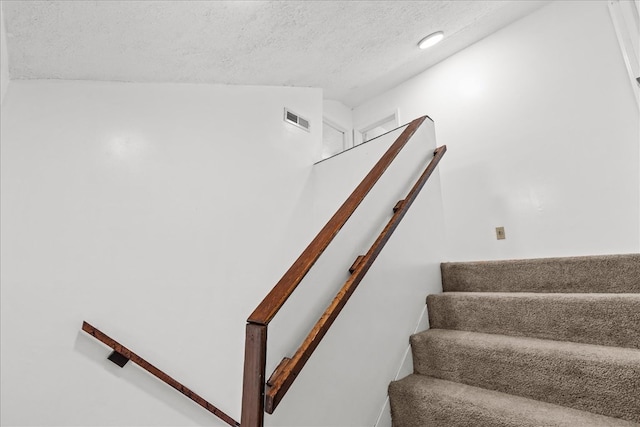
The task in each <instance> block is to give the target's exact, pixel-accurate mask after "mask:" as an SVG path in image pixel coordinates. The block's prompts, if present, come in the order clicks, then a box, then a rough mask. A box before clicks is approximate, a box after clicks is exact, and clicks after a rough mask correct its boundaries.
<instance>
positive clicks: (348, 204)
mask: <svg viewBox="0 0 640 427" xmlns="http://www.w3.org/2000/svg"><path fill="white" fill-rule="evenodd" d="M426 118H427V116H423V117H420V118H417V119H415V120H414V121H412V122H411V123H409V125H408V126H407V127H406V128H405V130H404V131H403V132H402V134H400V136H399V137H398V139H397V140H396V141H395V142H394V143H393V145H391V147H389V149H388V150H387V152H386V153H385V154H384V155H383V156H382V157H381V158H380V160H378V163H376V164H375V166H374V167H373V168H372V169H371V171H370V172H369V173H368V174H367V176H365V177H364V179H363V180H362V182H361V183H360V184H359V185H358V186H357V187H356V189H355V190H353V193H351V195H350V196H349V197H348V198H347V200H346V201H345V202H344V203H343V204H342V206H340V208H339V209H338V211H337V212H336V213H335V214H334V215H333V216H332V217H331V219H330V220H329V222H327V224H326V225H325V226H324V227H323V228H322V230H320V232H319V233H318V235H317V236H316V237H315V238H314V239H313V240H312V241H311V243H309V246H307V248H306V249H305V250H304V251H303V252H302V253H301V254H300V256H299V257H298V259H297V260H296V261H295V262H294V263H293V265H291V267H290V268H289V270H287V272H286V273H285V274H284V276H282V278H281V279H280V281H279V282H278V283H276V285H275V286H274V287H273V289H272V290H271V292H269V293H268V294H267V296H266V297H265V298H264V299H263V300H262V302H261V303H260V304H259V305H258V307H256V309H255V310H254V311H253V313H251V315H250V316H249V318H248V319H247V322H249V323H256V324H259V325H268V324H269V322H270V321H271V320H272V319H273V317H274V316H275V315H276V313H277V312H278V311H279V310H280V309H281V308H282V306H283V305H284V303H285V302H286V301H287V299H288V298H289V297H290V296H291V294H292V293H293V291H294V290H295V289H296V287H297V286H298V285H299V284H300V282H301V281H302V279H303V278H304V276H306V275H307V273H308V272H309V270H310V269H311V267H313V265H314V264H315V263H316V261H317V260H318V258H320V255H322V253H323V252H324V250H325V249H326V248H327V246H329V243H331V241H332V240H333V238H334V237H335V236H336V234H338V231H340V229H341V228H342V226H343V225H344V224H345V223H346V222H347V220H348V219H349V217H351V215H352V214H353V212H354V211H355V210H356V208H357V207H358V206H359V205H360V202H362V200H363V199H364V197H365V196H366V195H367V194H368V193H369V191H370V190H371V188H373V186H374V185H375V183H376V182H378V179H380V177H381V176H382V174H383V173H384V171H385V170H387V168H388V167H389V165H390V164H391V162H392V161H393V159H395V158H396V156H397V155H398V153H399V152H400V150H402V148H403V147H404V146H405V145H406V144H407V142H408V141H409V139H410V138H411V136H412V135H413V134H414V133H415V131H416V130H417V129H418V128H419V127H420V125H421V124H422V122H424V121H425V119H426Z"/></svg>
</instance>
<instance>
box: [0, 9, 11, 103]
mask: <svg viewBox="0 0 640 427" xmlns="http://www.w3.org/2000/svg"><path fill="white" fill-rule="evenodd" d="M8 88H9V53H8V50H7V32H6V30H5V28H4V15H3V13H2V2H1V1H0V104H2V100H4V95H5V94H6V93H7V89H8Z"/></svg>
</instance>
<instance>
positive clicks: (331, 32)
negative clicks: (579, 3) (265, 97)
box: [2, 0, 545, 106]
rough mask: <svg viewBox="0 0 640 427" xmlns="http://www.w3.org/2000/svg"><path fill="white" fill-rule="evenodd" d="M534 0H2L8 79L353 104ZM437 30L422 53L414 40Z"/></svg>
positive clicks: (518, 13)
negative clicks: (276, 92)
mask: <svg viewBox="0 0 640 427" xmlns="http://www.w3.org/2000/svg"><path fill="white" fill-rule="evenodd" d="M544 3H545V1H525V0H515V1H505V0H500V1H256V2H253V1H148V0H145V1H31V0H27V1H3V2H2V4H3V6H2V7H3V10H4V17H5V23H6V29H7V41H8V51H9V69H10V75H11V78H12V79H79V80H115V81H135V82H192V83H205V82H206V83H225V84H256V85H277V86H306V87H319V88H322V89H323V90H324V96H325V98H327V99H336V100H340V101H342V102H343V103H345V104H347V105H350V106H355V105H357V104H359V103H361V102H363V101H364V100H366V99H368V98H370V97H372V96H375V95H376V94H378V93H381V92H382V91H384V90H387V89H389V88H391V87H393V86H395V85H397V84H399V83H400V82H402V81H404V80H406V79H407V78H409V77H411V76H413V75H415V74H417V73H419V72H420V71H422V70H424V69H426V68H428V67H429V66H431V65H433V64H435V63H437V62H439V61H441V60H442V59H444V58H446V57H447V56H450V55H452V54H453V53H455V52H457V51H459V50H461V49H463V48H464V47H466V46H468V45H470V44H471V43H473V42H475V41H477V40H479V39H481V38H483V37H485V36H486V35H488V34H490V33H492V32H494V31H495V30H497V29H499V28H501V27H504V26H505V25H507V24H509V23H510V22H513V21H514V20H516V19H518V18H520V17H522V16H524V15H526V14H528V13H530V12H531V11H533V10H535V9H536V8H538V7H540V6H541V5H542V4H544ZM438 30H442V31H444V32H445V37H446V38H445V40H444V41H443V42H441V43H440V44H439V45H436V46H435V47H433V48H431V49H429V50H425V51H422V50H419V49H417V48H416V43H417V42H418V40H420V39H421V38H422V37H423V36H425V35H427V34H429V33H431V32H434V31H438Z"/></svg>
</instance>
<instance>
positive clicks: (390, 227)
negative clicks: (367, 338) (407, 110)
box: [265, 145, 447, 414]
mask: <svg viewBox="0 0 640 427" xmlns="http://www.w3.org/2000/svg"><path fill="white" fill-rule="evenodd" d="M446 151H447V147H446V146H445V145H443V146H442V147H438V148H437V149H436V150H435V152H434V156H433V159H432V160H431V162H429V165H427V167H426V169H425V170H424V172H423V173H422V175H421V176H420V178H418V180H417V181H416V183H415V184H414V185H413V187H412V188H411V190H410V191H409V193H408V194H407V197H405V198H404V200H401V201H399V202H398V203H397V204H396V205H395V207H394V208H393V211H394V214H393V216H392V217H391V219H390V220H389V222H388V223H387V225H386V226H385V227H384V229H383V230H382V232H381V233H380V235H379V236H378V238H377V239H376V241H375V242H374V243H373V245H371V248H370V249H369V251H368V252H367V254H366V255H364V256H359V257H358V259H357V260H356V262H355V263H354V266H353V267H352V268H353V271H352V274H351V276H350V277H349V279H347V281H346V282H345V284H344V285H343V286H342V288H341V289H340V291H339V292H338V294H337V295H336V296H335V298H334V299H333V301H332V302H331V304H330V305H329V306H328V307H327V309H326V310H325V311H324V313H323V314H322V316H321V317H320V319H319V320H318V321H317V322H316V324H315V326H314V327H313V329H311V332H309V335H308V336H307V338H306V339H305V340H304V341H303V343H302V345H300V347H299V348H298V350H297V351H296V353H295V355H294V356H293V357H291V358H288V357H285V358H284V359H283V360H282V362H280V364H279V365H278V367H277V368H276V370H275V372H274V373H273V375H272V376H271V378H269V381H268V382H267V387H268V390H267V392H266V394H265V396H266V408H265V410H266V412H267V413H269V414H271V413H273V411H274V410H275V409H276V407H277V406H278V404H279V403H280V400H282V398H283V397H284V395H285V394H286V392H287V390H289V387H291V385H292V384H293V382H294V380H295V379H296V378H297V376H298V374H299V373H300V371H302V368H303V367H304V365H305V364H306V363H307V360H309V357H311V354H313V352H314V351H315V349H316V347H318V344H320V341H321V340H322V338H323V337H324V336H325V334H326V333H327V332H328V331H329V328H330V327H331V325H332V324H333V322H334V320H335V319H336V318H337V317H338V314H340V312H341V311H342V309H343V308H344V306H345V305H346V303H347V301H348V300H349V298H350V297H351V295H352V294H353V292H354V291H355V290H356V288H357V287H358V285H359V284H360V282H361V281H362V279H363V278H364V276H365V275H366V274H367V271H369V268H370V267H371V265H372V264H373V262H374V261H375V259H376V258H377V257H378V254H380V251H382V248H383V247H384V246H385V244H386V243H387V241H388V240H389V238H390V237H391V235H392V234H393V232H394V231H395V229H396V228H397V227H398V224H400V221H401V220H402V218H403V217H404V216H405V214H406V213H407V210H408V209H409V207H410V206H411V205H412V204H413V202H414V200H415V199H416V197H417V196H418V194H419V193H420V190H422V187H424V184H425V183H426V182H427V180H428V179H429V177H430V176H431V174H432V173H433V171H434V170H435V168H436V166H438V163H439V162H440V159H441V158H442V156H443V155H444V153H445V152H446Z"/></svg>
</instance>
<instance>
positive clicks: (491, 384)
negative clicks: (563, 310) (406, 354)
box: [411, 329, 640, 423]
mask: <svg viewBox="0 0 640 427" xmlns="http://www.w3.org/2000/svg"><path fill="white" fill-rule="evenodd" d="M411 346H412V351H413V362H414V371H415V373H417V374H422V375H428V376H431V377H435V378H440V379H443V380H449V381H456V382H460V383H464V384H468V385H473V386H478V387H482V388H486V389H491V390H496V391H501V392H504V393H510V394H514V395H518V396H523V397H528V398H532V399H536V400H540V401H545V402H548V403H554V404H558V405H563V406H567V407H572V408H575V409H580V410H585V411H590V412H593V413H597V414H602V415H607V416H611V417H617V418H623V419H626V420H630V421H635V422H638V423H640V350H637V349H630V348H621V347H606V346H599V345H592V344H580V343H573V342H566V341H553V340H543V339H537V338H527V337H512V336H506V335H494V334H484V333H476V332H465V331H456V330H445V329H430V330H427V331H424V332H421V333H419V334H415V335H413V336H412V337H411Z"/></svg>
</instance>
